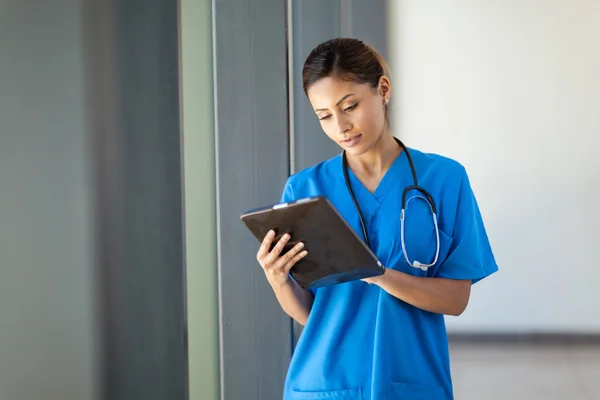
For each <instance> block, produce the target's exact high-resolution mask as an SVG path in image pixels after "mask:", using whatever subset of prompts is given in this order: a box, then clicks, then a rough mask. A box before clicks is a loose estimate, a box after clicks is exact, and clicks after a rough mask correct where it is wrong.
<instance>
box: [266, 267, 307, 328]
mask: <svg viewBox="0 0 600 400" xmlns="http://www.w3.org/2000/svg"><path fill="white" fill-rule="evenodd" d="M271 287H272V288H273V291H274V292H275V296H276V297H277V301H279V304H280V305H281V308H282V309H283V311H285V312H286V314H287V315H289V316H290V317H292V318H293V319H294V320H296V321H297V322H298V323H299V324H300V325H306V321H307V320H308V315H309V314H310V309H311V308H312V304H313V300H314V299H313V295H312V293H311V292H309V291H308V290H306V289H303V288H302V287H301V286H300V285H298V283H297V282H296V281H294V280H293V279H291V278H288V280H287V281H286V282H284V283H281V284H276V283H271Z"/></svg>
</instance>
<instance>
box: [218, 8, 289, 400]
mask: <svg viewBox="0 0 600 400" xmlns="http://www.w3.org/2000/svg"><path fill="white" fill-rule="evenodd" d="M213 18H214V35H215V39H214V40H215V41H214V51H215V53H214V62H215V68H214V70H215V88H216V90H215V95H216V103H215V127H216V135H217V187H218V193H217V196H218V220H217V223H218V230H219V251H218V254H219V270H220V274H219V276H220V302H221V304H220V308H221V310H220V312H221V380H222V383H221V388H222V398H223V399H227V400H237V399H253V400H254V399H255V400H271V399H273V400H274V399H280V398H281V396H282V389H283V383H284V378H285V373H286V371H287V366H288V363H289V358H290V351H291V323H290V318H289V317H287V316H286V315H285V313H284V312H283V311H282V310H281V307H280V306H279V304H278V303H277V300H276V298H275V296H274V294H273V292H272V290H271V288H270V286H269V285H268V283H267V281H266V278H265V276H264V273H263V271H262V270H261V268H260V266H259V265H258V263H257V261H256V251H257V250H258V242H257V241H256V240H255V239H254V238H253V237H252V235H251V234H250V233H249V232H248V231H247V230H246V229H245V227H244V226H243V225H242V223H241V222H240V220H239V217H240V214H241V213H242V212H243V211H245V210H247V209H251V208H254V207H257V206H261V205H266V204H270V203H276V202H278V201H279V199H280V197H281V192H282V189H283V186H284V183H285V180H286V178H287V176H288V174H289V145H288V119H287V116H288V107H287V99H288V94H287V83H286V82H287V64H286V58H287V57H286V30H285V28H286V10H285V2H284V1H281V0H256V1H244V2H232V1H228V0H214V1H213Z"/></svg>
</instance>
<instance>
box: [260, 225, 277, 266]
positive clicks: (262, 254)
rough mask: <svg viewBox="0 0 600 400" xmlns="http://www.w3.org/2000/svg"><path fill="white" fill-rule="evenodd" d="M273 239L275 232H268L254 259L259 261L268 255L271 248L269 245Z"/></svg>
mask: <svg viewBox="0 0 600 400" xmlns="http://www.w3.org/2000/svg"><path fill="white" fill-rule="evenodd" d="M273 238H275V231H273V230H270V231H269V232H268V233H267V234H266V236H265V238H264V239H263V241H262V243H261V245H260V248H259V249H258V253H256V258H257V259H258V260H259V261H260V260H262V259H263V258H265V257H266V256H267V254H269V249H270V248H271V243H273Z"/></svg>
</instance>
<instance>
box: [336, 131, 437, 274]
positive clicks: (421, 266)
mask: <svg viewBox="0 0 600 400" xmlns="http://www.w3.org/2000/svg"><path fill="white" fill-rule="evenodd" d="M394 139H395V140H396V142H398V144H399V145H400V147H402V150H403V151H404V153H405V154H406V157H407V158H408V163H409V165H410V171H411V173H412V177H413V185H411V186H407V187H406V188H405V189H404V191H403V192H402V210H401V212H400V242H401V244H402V252H403V253H404V259H405V260H406V262H407V263H408V265H410V266H411V267H414V268H419V269H421V270H422V271H427V268H430V267H433V266H434V265H435V264H436V263H437V260H438V256H439V254H440V232H439V229H438V223H437V216H436V208H435V201H434V200H433V197H432V196H431V195H430V194H429V193H428V192H427V191H426V190H425V189H423V188H422V187H421V186H419V182H418V180H417V172H416V170H415V166H414V164H413V161H412V157H411V156H410V152H409V151H408V149H407V148H406V146H405V145H404V143H402V141H401V140H400V139H398V138H394ZM342 168H343V170H344V180H345V181H346V186H347V187H348V191H349V192H350V196H351V197H352V201H353V202H354V206H355V207H356V211H358V217H359V219H360V225H361V228H362V231H363V236H364V238H365V243H366V244H367V246H369V248H370V247H371V241H370V240H369V234H368V233H367V227H366V225H365V220H364V217H363V214H362V211H361V210H360V206H359V205H358V201H357V200H356V196H355V195H354V191H353V190H352V185H351V184H350V177H349V176H348V160H347V159H346V151H343V152H342ZM411 190H416V191H418V192H419V193H421V194H422V196H420V195H415V196H412V197H409V198H408V200H407V199H406V197H407V195H408V192H410V191H411ZM415 198H421V199H423V200H425V201H426V202H427V204H429V208H430V209H431V214H432V215H433V225H434V227H435V239H436V250H435V258H434V259H433V261H432V262H431V263H430V264H424V263H421V262H420V261H417V260H415V261H413V262H410V260H409V258H408V253H407V252H406V244H405V242H404V217H405V214H406V208H407V207H408V203H409V202H410V201H411V200H412V199H415Z"/></svg>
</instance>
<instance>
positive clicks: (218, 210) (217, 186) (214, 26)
mask: <svg viewBox="0 0 600 400" xmlns="http://www.w3.org/2000/svg"><path fill="white" fill-rule="evenodd" d="M216 8H217V5H216V0H211V13H212V15H211V20H212V45H213V48H212V53H213V107H214V135H215V197H216V204H215V211H216V227H217V232H216V234H217V282H218V284H217V296H218V307H219V314H218V318H219V390H220V396H219V397H220V398H221V400H224V399H225V379H224V377H225V371H224V369H225V363H224V362H223V354H224V349H223V293H222V292H223V291H222V290H221V289H222V287H223V274H222V269H223V259H222V257H221V254H222V253H221V251H222V246H221V218H220V215H221V207H220V205H221V201H220V200H221V190H220V179H219V160H220V157H219V96H218V85H217V83H218V82H217V78H218V62H217V49H218V48H217V21H216V14H217V13H216Z"/></svg>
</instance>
